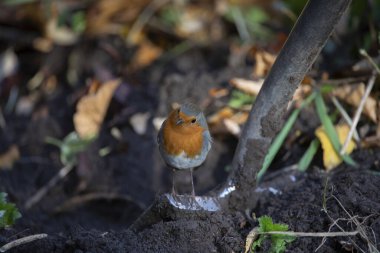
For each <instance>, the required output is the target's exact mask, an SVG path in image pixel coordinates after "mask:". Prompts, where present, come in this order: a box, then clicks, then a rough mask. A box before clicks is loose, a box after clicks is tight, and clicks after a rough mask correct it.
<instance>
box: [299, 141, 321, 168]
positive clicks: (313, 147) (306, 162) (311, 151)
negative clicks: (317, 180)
mask: <svg viewBox="0 0 380 253" xmlns="http://www.w3.org/2000/svg"><path fill="white" fill-rule="evenodd" d="M319 144H320V142H319V140H318V139H314V140H313V141H312V142H311V143H310V145H309V147H308V148H307V150H306V152H305V153H304V154H303V156H302V158H301V160H300V161H299V162H298V170H299V171H302V172H305V171H306V170H307V168H309V166H310V163H311V161H312V160H313V158H314V156H315V153H317V150H318V148H319Z"/></svg>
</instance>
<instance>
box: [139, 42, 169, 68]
mask: <svg viewBox="0 0 380 253" xmlns="http://www.w3.org/2000/svg"><path fill="white" fill-rule="evenodd" d="M161 54H162V49H161V48H160V47H157V46H155V45H154V44H153V43H151V42H149V41H147V40H145V41H142V42H140V44H139V49H138V50H137V52H136V54H135V56H134V57H133V60H132V63H133V67H134V68H137V69H139V68H143V67H146V66H148V65H149V64H151V63H152V62H153V61H154V60H156V59H157V58H158V57H160V55H161Z"/></svg>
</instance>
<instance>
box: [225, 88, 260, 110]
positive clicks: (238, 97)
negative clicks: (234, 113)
mask: <svg viewBox="0 0 380 253" xmlns="http://www.w3.org/2000/svg"><path fill="white" fill-rule="evenodd" d="M254 100H255V98H254V96H251V95H248V94H247V93H244V92H242V91H239V90H233V91H232V94H231V98H230V101H229V102H228V105H229V106H230V107H232V108H236V109H239V108H241V107H242V106H243V105H249V104H252V102H253V101H254Z"/></svg>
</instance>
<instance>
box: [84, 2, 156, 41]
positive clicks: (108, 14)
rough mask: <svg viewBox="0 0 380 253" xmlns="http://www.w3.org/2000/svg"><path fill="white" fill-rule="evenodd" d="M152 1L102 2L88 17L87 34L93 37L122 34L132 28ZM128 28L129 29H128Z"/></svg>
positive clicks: (97, 3) (95, 6)
mask: <svg viewBox="0 0 380 253" xmlns="http://www.w3.org/2000/svg"><path fill="white" fill-rule="evenodd" d="M149 2H150V0H128V1H126V0H112V1H109V0H100V1H97V2H96V4H94V5H93V7H92V8H91V10H90V11H89V13H88V15H87V22H86V23H87V27H86V32H87V33H89V34H92V35H99V34H107V33H120V32H122V30H125V28H128V26H129V28H130V26H131V25H132V23H133V22H134V21H135V20H136V18H138V16H139V15H140V14H141V12H142V10H143V9H144V8H145V7H146V6H147V4H148V3H149ZM126 26H127V27H126Z"/></svg>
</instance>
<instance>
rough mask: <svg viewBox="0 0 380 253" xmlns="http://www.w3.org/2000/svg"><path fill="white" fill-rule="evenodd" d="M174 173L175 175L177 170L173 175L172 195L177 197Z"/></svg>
mask: <svg viewBox="0 0 380 253" xmlns="http://www.w3.org/2000/svg"><path fill="white" fill-rule="evenodd" d="M174 173H175V169H174V168H173V173H172V195H173V196H177V193H176V191H175V187H174Z"/></svg>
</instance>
